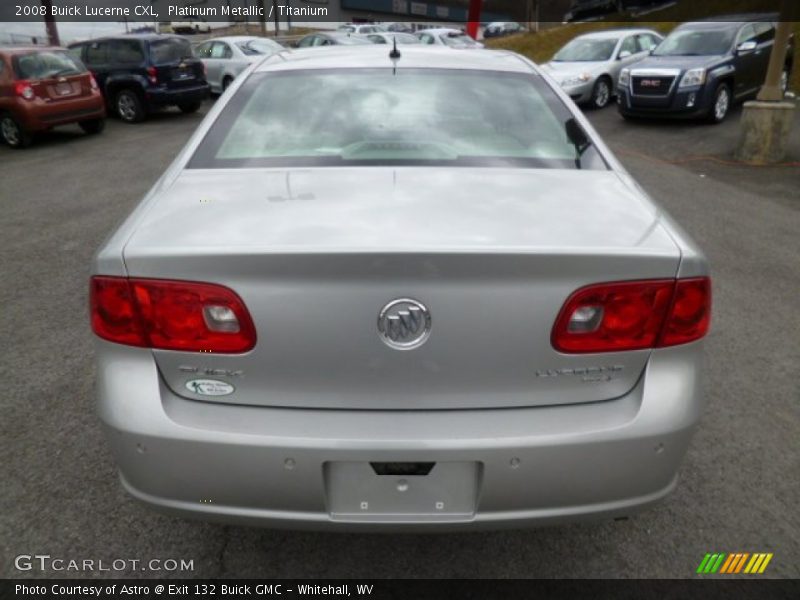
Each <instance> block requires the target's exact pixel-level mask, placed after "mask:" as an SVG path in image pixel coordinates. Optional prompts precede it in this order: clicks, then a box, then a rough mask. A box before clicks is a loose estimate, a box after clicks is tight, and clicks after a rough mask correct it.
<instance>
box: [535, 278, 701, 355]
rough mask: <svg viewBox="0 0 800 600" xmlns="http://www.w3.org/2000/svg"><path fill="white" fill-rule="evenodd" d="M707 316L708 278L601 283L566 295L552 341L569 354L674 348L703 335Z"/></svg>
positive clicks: (560, 349) (557, 348) (559, 349)
mask: <svg viewBox="0 0 800 600" xmlns="http://www.w3.org/2000/svg"><path fill="white" fill-rule="evenodd" d="M710 316H711V283H710V280H709V279H708V278H707V277H701V278H696V279H679V280H674V279H658V280H646V281H626V282H617V283H603V284H597V285H591V286H588V287H585V288H581V289H580V290H578V291H577V292H575V293H574V294H572V296H570V297H569V299H567V302H566V303H565V304H564V307H563V308H562V309H561V312H560V313H559V316H558V318H557V319H556V323H555V326H554V327H553V333H552V337H551V342H552V344H553V347H554V348H555V349H556V350H558V351H559V352H565V353H569V354H573V353H592V352H619V351H624V350H641V349H643V348H655V347H659V346H673V345H676V344H685V343H687V342H691V341H694V340H697V339H700V338H702V337H703V336H704V335H705V334H706V332H707V331H708V327H709V323H710Z"/></svg>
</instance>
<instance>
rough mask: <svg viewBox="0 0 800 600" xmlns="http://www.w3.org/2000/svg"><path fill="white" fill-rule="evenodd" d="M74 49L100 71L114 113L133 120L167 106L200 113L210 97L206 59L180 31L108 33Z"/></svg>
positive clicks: (97, 73)
mask: <svg viewBox="0 0 800 600" xmlns="http://www.w3.org/2000/svg"><path fill="white" fill-rule="evenodd" d="M69 50H70V53H71V54H73V55H74V56H75V57H76V58H79V59H80V60H81V61H83V63H84V64H85V65H86V66H87V67H88V68H89V70H90V71H91V72H92V73H93V74H94V77H95V79H96V80H97V84H98V85H99V86H100V89H101V90H102V92H103V95H104V97H105V99H106V103H107V104H108V106H109V108H110V110H111V112H115V113H116V114H118V115H119V117H120V118H121V119H122V120H123V121H126V122H128V123H137V122H139V121H142V120H144V118H145V117H146V116H147V113H148V112H150V111H153V110H156V109H158V108H161V107H163V106H177V107H178V108H180V109H181V110H182V111H183V112H185V113H191V112H194V111H196V110H197V109H199V108H200V105H201V104H202V102H203V100H204V99H205V98H206V97H207V96H208V91H209V90H208V83H207V82H206V75H205V68H204V67H203V63H202V62H201V61H200V60H198V59H197V58H194V56H193V54H192V47H191V45H190V44H189V42H188V41H187V40H185V39H184V38H182V37H180V36H177V35H156V34H143V35H123V36H118V37H107V38H101V39H95V40H89V41H87V42H81V43H78V44H72V45H70V47H69Z"/></svg>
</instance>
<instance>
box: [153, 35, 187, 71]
mask: <svg viewBox="0 0 800 600" xmlns="http://www.w3.org/2000/svg"><path fill="white" fill-rule="evenodd" d="M191 56H192V46H191V44H190V43H189V42H188V41H187V40H182V39H180V38H168V39H165V40H158V41H156V42H151V43H150V60H152V61H153V64H156V65H161V64H165V63H172V62H178V61H180V60H181V59H184V58H189V57H191Z"/></svg>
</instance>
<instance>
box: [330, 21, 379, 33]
mask: <svg viewBox="0 0 800 600" xmlns="http://www.w3.org/2000/svg"><path fill="white" fill-rule="evenodd" d="M338 30H339V31H341V32H344V33H357V34H359V35H365V34H367V33H380V32H382V31H387V29H386V28H385V27H384V26H383V25H377V24H375V23H344V24H343V25H339V29H338Z"/></svg>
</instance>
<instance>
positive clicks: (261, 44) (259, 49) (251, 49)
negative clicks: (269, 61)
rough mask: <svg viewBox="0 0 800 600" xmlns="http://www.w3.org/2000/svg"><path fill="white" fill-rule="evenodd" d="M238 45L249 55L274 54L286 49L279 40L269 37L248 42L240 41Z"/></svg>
mask: <svg viewBox="0 0 800 600" xmlns="http://www.w3.org/2000/svg"><path fill="white" fill-rule="evenodd" d="M236 45H237V46H239V50H241V51H242V52H244V53H245V54H246V55H247V56H259V55H262V54H273V53H275V52H280V51H282V50H283V49H284V48H283V46H281V45H280V44H279V43H278V42H275V41H273V40H267V39H258V40H249V41H247V42H239V43H237V44H236Z"/></svg>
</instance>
